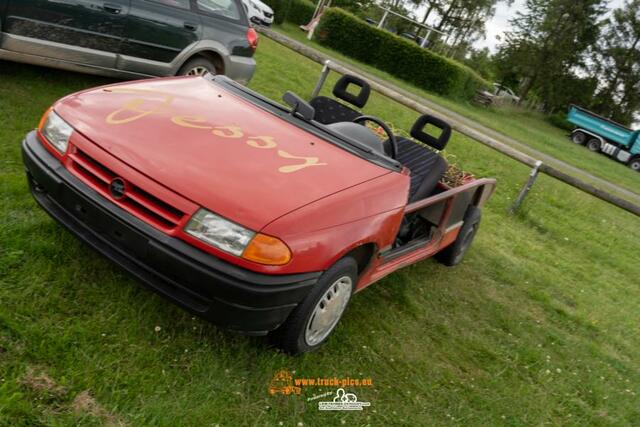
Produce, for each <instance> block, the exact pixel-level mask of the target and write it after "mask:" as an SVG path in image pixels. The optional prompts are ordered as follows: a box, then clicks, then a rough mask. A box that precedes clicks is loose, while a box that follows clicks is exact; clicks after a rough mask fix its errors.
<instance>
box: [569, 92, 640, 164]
mask: <svg viewBox="0 0 640 427" xmlns="http://www.w3.org/2000/svg"><path fill="white" fill-rule="evenodd" d="M567 120H568V121H569V122H571V123H572V124H573V125H575V126H576V128H575V129H574V130H573V132H571V140H572V141H573V142H574V143H576V144H580V145H585V146H586V147H587V148H588V149H589V150H591V151H594V152H602V153H604V154H606V155H608V156H610V157H612V158H613V159H615V160H617V161H619V162H622V163H626V164H627V165H629V167H630V168H631V169H633V170H635V171H639V172H640V130H636V131H634V130H632V129H630V128H628V127H626V126H623V125H621V124H620V123H616V122H614V121H613V120H609V119H607V118H605V117H602V116H599V115H597V114H595V113H592V112H591V111H589V110H586V109H584V108H581V107H578V106H576V105H572V106H571V107H570V108H569V114H568V115H567Z"/></svg>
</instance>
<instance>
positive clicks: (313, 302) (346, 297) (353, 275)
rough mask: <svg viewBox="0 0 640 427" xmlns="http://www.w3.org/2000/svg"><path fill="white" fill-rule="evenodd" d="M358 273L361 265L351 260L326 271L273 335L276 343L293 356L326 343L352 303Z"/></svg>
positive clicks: (346, 259) (347, 258)
mask: <svg viewBox="0 0 640 427" xmlns="http://www.w3.org/2000/svg"><path fill="white" fill-rule="evenodd" d="M357 273H358V265H357V263H356V261H355V260H354V259H353V258H350V257H346V258H342V259H341V260H340V261H338V262H337V263H335V264H334V265H333V266H332V267H331V268H330V269H328V270H327V271H325V272H324V274H323V275H322V276H320V280H319V281H318V284H317V285H316V286H315V287H314V289H313V290H312V291H311V293H309V295H307V297H306V298H305V299H304V300H303V301H302V303H300V304H299V305H298V306H297V307H296V308H295V309H294V310H293V312H291V315H290V316H289V318H288V319H287V320H286V322H285V323H284V324H283V325H282V326H280V327H279V328H278V329H277V330H275V331H273V332H272V333H271V334H270V339H271V341H272V343H273V344H274V345H276V346H277V347H279V348H281V349H282V350H284V351H285V352H287V353H289V354H298V353H304V352H308V351H313V350H315V349H317V348H318V347H320V346H321V345H322V344H324V343H325V342H326V341H327V339H328V338H329V335H331V332H333V330H334V329H335V327H336V326H337V325H338V322H339V321H340V319H341V318H342V315H343V314H344V312H345V310H346V308H347V305H348V304H349V301H350V300H351V295H352V294H353V291H354V289H355V285H356V281H357Z"/></svg>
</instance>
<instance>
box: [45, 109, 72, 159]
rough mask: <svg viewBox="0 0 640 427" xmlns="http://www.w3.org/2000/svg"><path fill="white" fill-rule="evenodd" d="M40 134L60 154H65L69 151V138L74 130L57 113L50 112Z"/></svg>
mask: <svg viewBox="0 0 640 427" xmlns="http://www.w3.org/2000/svg"><path fill="white" fill-rule="evenodd" d="M40 132H42V135H43V136H44V137H45V138H46V139H47V141H48V142H49V143H50V144H51V145H53V146H54V147H55V148H56V150H58V151H59V152H60V154H64V153H65V152H66V151H67V146H68V145H69V137H70V136H71V134H72V133H73V128H72V127H71V126H69V125H68V124H67V122H65V121H64V120H62V119H61V118H60V116H59V115H57V114H56V112H55V111H53V110H50V111H49V113H48V114H47V115H46V118H45V119H44V123H42V124H41V126H40Z"/></svg>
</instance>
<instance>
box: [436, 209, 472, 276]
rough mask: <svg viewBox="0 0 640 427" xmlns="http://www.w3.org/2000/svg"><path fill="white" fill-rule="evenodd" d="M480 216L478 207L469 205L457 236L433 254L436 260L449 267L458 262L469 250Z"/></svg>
mask: <svg viewBox="0 0 640 427" xmlns="http://www.w3.org/2000/svg"><path fill="white" fill-rule="evenodd" d="M481 216H482V215H481V211H480V208H477V207H475V206H469V209H468V210H467V213H466V214H465V216H464V224H462V228H461V229H460V233H458V237H457V238H456V240H455V241H454V242H453V243H452V244H450V245H449V246H447V247H446V248H445V249H443V250H442V251H440V252H438V253H437V254H436V255H435V256H434V258H435V259H436V261H438V262H440V263H441V264H444V265H447V266H449V267H452V266H454V265H458V264H460V262H462V260H463V259H464V256H465V254H466V253H467V250H469V247H470V246H471V243H472V242H473V239H474V237H476V233H477V232H478V227H479V226H480V219H481Z"/></svg>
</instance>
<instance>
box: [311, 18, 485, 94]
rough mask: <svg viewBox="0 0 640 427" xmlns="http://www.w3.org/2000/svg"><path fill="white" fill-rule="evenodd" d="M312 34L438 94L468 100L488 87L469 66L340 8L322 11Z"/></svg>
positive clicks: (322, 40)
mask: <svg viewBox="0 0 640 427" xmlns="http://www.w3.org/2000/svg"><path fill="white" fill-rule="evenodd" d="M315 35H316V39H317V40H318V41H319V42H320V43H321V44H323V45H325V46H327V47H330V48H332V49H335V50H337V51H338V52H340V53H342V54H344V55H347V56H349V57H352V58H354V59H357V60H359V61H362V62H364V63H366V64H369V65H372V66H374V67H376V68H378V69H380V70H382V71H386V72H388V73H390V74H392V75H394V76H396V77H398V78H400V79H402V80H405V81H407V82H409V83H413V84H415V85H416V86H418V87H421V88H423V89H426V90H429V91H432V92H436V93H438V94H441V95H446V96H450V97H454V98H464V99H470V98H472V97H473V95H474V93H475V91H476V90H477V89H480V88H483V87H488V86H490V83H489V82H487V81H485V80H484V79H482V77H480V76H479V75H478V74H477V73H475V72H474V71H473V70H471V69H470V68H469V67H467V66H465V65H463V64H460V63H458V62H456V61H452V60H450V59H447V58H445V57H443V56H440V55H438V54H436V53H433V52H431V51H429V50H427V49H423V48H421V47H420V46H418V45H417V44H416V43H415V42H412V41H409V40H406V39H403V38H401V37H398V36H396V35H395V34H391V33H389V32H387V31H383V30H379V29H377V28H376V27H374V26H372V25H369V24H367V23H366V22H364V21H362V20H360V19H358V18H357V17H355V16H353V15H351V14H349V13H347V12H345V11H343V10H340V9H335V8H331V9H329V10H327V11H325V13H324V14H323V16H322V19H321V21H320V24H319V25H318V28H317V29H316V31H315Z"/></svg>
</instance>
